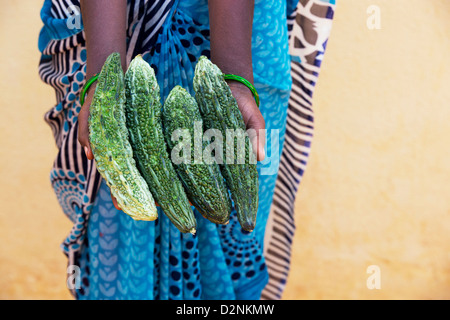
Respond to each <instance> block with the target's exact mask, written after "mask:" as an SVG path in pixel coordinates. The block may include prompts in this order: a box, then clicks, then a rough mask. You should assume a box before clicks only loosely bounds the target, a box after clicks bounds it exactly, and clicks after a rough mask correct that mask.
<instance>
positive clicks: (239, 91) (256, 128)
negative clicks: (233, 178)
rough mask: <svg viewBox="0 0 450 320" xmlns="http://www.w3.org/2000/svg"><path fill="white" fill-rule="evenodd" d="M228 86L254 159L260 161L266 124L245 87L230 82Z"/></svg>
mask: <svg viewBox="0 0 450 320" xmlns="http://www.w3.org/2000/svg"><path fill="white" fill-rule="evenodd" d="M228 84H229V86H230V89H231V92H232V93H233V96H234V97H235V99H236V101H237V103H238V106H239V110H240V111H241V114H242V117H243V118H244V123H245V126H246V128H247V132H248V135H249V138H250V141H251V142H252V147H253V152H254V153H255V155H256V159H257V160H258V161H262V160H264V158H265V151H264V146H265V144H266V134H265V128H266V122H265V121H264V117H263V116H262V114H261V111H259V108H258V106H257V105H256V102H255V99H254V97H253V95H252V93H251V92H250V90H249V89H248V88H247V87H246V86H245V85H243V84H241V83H237V82H233V81H230V82H229V83H228Z"/></svg>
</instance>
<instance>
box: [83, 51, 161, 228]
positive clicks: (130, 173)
mask: <svg viewBox="0 0 450 320" xmlns="http://www.w3.org/2000/svg"><path fill="white" fill-rule="evenodd" d="M89 110H90V115H89V139H90V143H91V148H92V152H93V154H94V158H95V163H96V166H97V170H98V171H99V173H100V174H101V176H102V177H103V178H104V179H105V181H106V183H107V185H108V186H109V188H110V189H111V193H112V195H113V196H114V197H115V198H116V199H117V203H118V205H119V207H120V208H121V209H122V210H123V211H124V212H125V213H126V214H128V215H129V216H131V217H132V218H133V219H135V220H147V221H152V220H155V219H156V218H157V217H158V213H157V210H156V206H155V200H154V199H153V197H152V194H151V192H150V190H149V188H148V186H147V183H146V182H145V180H144V179H143V177H142V176H141V174H140V173H139V171H138V169H137V167H136V163H135V160H134V158H133V151H132V148H131V145H130V143H129V141H128V132H127V128H126V125H125V87H124V75H123V70H122V65H121V61H120V55H119V54H118V53H113V54H111V55H110V56H109V57H108V58H107V60H106V62H105V64H104V66H103V68H102V70H101V72H100V74H99V77H98V82H97V87H96V89H95V93H94V97H93V100H92V103H91V105H90V108H89Z"/></svg>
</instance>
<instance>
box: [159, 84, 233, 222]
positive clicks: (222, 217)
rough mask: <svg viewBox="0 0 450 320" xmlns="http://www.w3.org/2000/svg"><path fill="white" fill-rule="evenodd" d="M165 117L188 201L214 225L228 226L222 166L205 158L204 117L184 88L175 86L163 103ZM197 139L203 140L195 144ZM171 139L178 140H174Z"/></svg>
mask: <svg viewBox="0 0 450 320" xmlns="http://www.w3.org/2000/svg"><path fill="white" fill-rule="evenodd" d="M162 115H163V116H162V119H163V127H164V134H165V137H166V142H167V145H168V146H169V150H170V151H171V156H172V161H173V160H174V159H175V157H177V158H178V159H177V161H176V162H175V164H174V166H175V170H176V171H177V173H178V177H179V178H180V180H181V182H182V183H183V185H184V188H185V190H186V193H187V195H188V198H189V200H190V201H191V203H192V204H193V205H194V206H195V207H196V208H197V210H198V211H199V212H200V213H201V214H202V216H203V217H205V218H206V219H208V220H210V221H211V222H214V223H218V224H226V223H228V221H229V219H230V214H231V201H230V198H229V196H228V189H227V187H226V185H225V181H224V179H223V177H222V174H221V173H220V168H219V165H218V164H217V163H211V164H207V163H205V162H204V161H203V159H202V153H203V149H204V148H205V147H206V146H207V145H208V142H207V141H203V139H202V138H203V123H202V117H201V115H200V110H199V108H198V105H197V102H196V101H195V99H194V97H192V96H191V95H190V94H189V92H187V91H186V90H185V89H184V88H182V87H181V86H176V87H174V88H173V89H172V90H171V91H170V94H169V96H168V97H167V99H166V101H165V102H164V106H163V113H162ZM196 137H199V138H200V141H195V139H196ZM172 138H175V140H178V141H177V142H175V141H172ZM185 139H186V140H185ZM197 140H198V139H197Z"/></svg>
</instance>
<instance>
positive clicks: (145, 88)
mask: <svg viewBox="0 0 450 320" xmlns="http://www.w3.org/2000/svg"><path fill="white" fill-rule="evenodd" d="M125 92H126V97H127V103H126V107H125V110H126V112H125V114H126V119H127V122H126V123H127V127H128V131H129V134H130V142H131V145H132V147H133V153H134V156H135V159H136V162H137V167H138V169H139V171H140V172H141V174H142V176H143V177H144V179H145V180H146V181H147V184H148V186H149V188H150V191H151V192H152V194H153V197H154V198H155V200H156V201H157V203H158V204H159V206H160V207H161V209H162V210H163V212H164V213H165V214H166V215H167V216H168V218H169V219H170V220H171V221H172V223H173V224H174V225H175V226H176V227H177V228H178V229H179V230H180V231H181V232H183V233H187V232H191V233H192V234H194V233H195V229H196V226H197V224H196V219H195V216H194V212H193V210H192V208H191V205H190V203H189V200H188V198H187V195H186V193H185V191H184V188H183V185H182V183H181V181H180V180H179V178H178V176H177V173H176V172H175V169H174V167H173V165H172V162H171V159H170V158H169V154H168V151H167V145H166V142H165V139H164V133H163V129H162V120H161V107H162V105H161V101H160V99H161V98H160V89H159V86H158V83H157V80H156V77H155V72H154V70H153V68H152V67H151V66H150V65H149V64H148V63H147V62H146V61H145V60H144V59H143V58H142V57H141V56H140V55H138V56H136V57H135V58H134V59H133V60H132V61H131V63H130V66H129V67H128V70H127V72H126V73H125Z"/></svg>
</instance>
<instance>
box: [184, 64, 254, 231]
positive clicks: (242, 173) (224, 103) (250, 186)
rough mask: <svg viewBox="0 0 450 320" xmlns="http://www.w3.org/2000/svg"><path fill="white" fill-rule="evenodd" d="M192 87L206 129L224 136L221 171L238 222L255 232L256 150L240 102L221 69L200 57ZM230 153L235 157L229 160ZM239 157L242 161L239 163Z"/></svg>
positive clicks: (247, 229)
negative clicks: (247, 130) (242, 146)
mask: <svg viewBox="0 0 450 320" xmlns="http://www.w3.org/2000/svg"><path fill="white" fill-rule="evenodd" d="M193 85H194V91H195V98H196V100H197V102H198V105H199V107H200V112H201V115H202V118H203V123H204V126H205V127H204V129H205V130H208V129H215V130H219V131H220V132H221V133H222V138H223V141H224V143H223V159H222V160H223V161H222V164H221V165H220V168H221V172H222V175H223V177H224V178H225V181H226V184H227V186H228V188H229V189H230V192H231V198H232V199H233V201H234V205H235V208H236V211H237V217H238V220H239V223H240V225H241V227H242V228H243V229H244V230H246V231H252V230H253V229H254V228H255V224H256V213H257V211H258V172H257V169H256V161H253V160H252V161H250V159H251V158H250V153H251V152H253V150H252V148H251V145H250V141H249V137H248V135H246V134H245V130H246V127H245V123H244V120H243V117H242V114H241V112H240V110H239V108H238V104H237V101H236V99H235V98H234V97H233V95H232V93H231V89H230V87H229V86H228V84H227V83H226V81H225V79H224V77H223V74H222V72H221V70H220V69H219V67H218V66H216V65H215V64H213V63H212V62H211V61H210V60H209V59H208V58H206V57H205V56H201V57H200V58H199V60H198V62H197V65H196V67H195V74H194V81H193ZM230 130H231V131H230ZM233 131H234V132H235V133H236V136H235V137H232V136H231V135H230V136H229V138H228V139H227V132H228V133H231V132H233ZM242 139H245V140H244V143H245V146H244V147H245V154H244V152H241V153H239V151H243V150H242V148H239V147H238V146H239V143H240V142H242ZM239 149H241V150H239ZM227 152H228V153H230V152H233V154H231V155H229V157H227ZM232 155H234V156H232ZM252 156H254V154H252ZM243 157H245V159H242V158H243ZM228 158H231V160H230V159H228ZM239 158H240V159H242V160H243V161H236V159H239ZM253 159H254V158H253Z"/></svg>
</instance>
